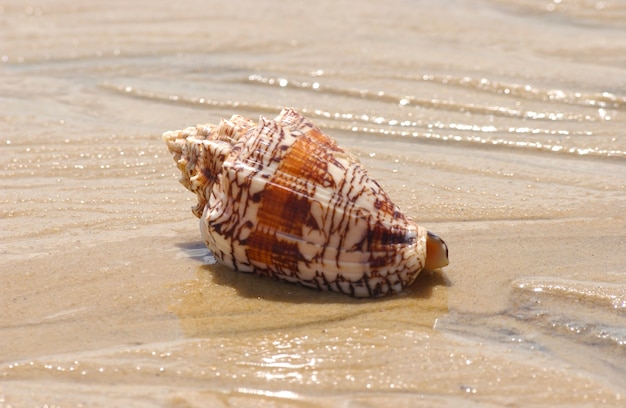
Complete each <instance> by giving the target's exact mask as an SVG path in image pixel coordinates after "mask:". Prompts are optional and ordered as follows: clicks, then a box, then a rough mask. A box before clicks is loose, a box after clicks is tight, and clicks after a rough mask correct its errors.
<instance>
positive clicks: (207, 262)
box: [0, 0, 626, 408]
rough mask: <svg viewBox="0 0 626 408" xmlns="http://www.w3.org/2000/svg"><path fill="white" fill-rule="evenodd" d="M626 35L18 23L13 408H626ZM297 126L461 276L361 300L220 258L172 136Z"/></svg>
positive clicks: (284, 17) (163, 19) (536, 20)
mask: <svg viewBox="0 0 626 408" xmlns="http://www.w3.org/2000/svg"><path fill="white" fill-rule="evenodd" d="M468 16H471V18H469V17H468ZM625 21H626V2H624V1H617V0H616V1H606V2H583V1H562V2H561V1H558V2H557V1H554V2H548V1H546V2H525V1H518V0H489V1H482V2H471V1H464V0H458V1H452V0H451V1H445V2H438V3H435V4H433V3H431V2H421V1H392V2H386V3H384V4H383V3H380V4H379V2H373V1H365V2H358V4H357V3H356V2H354V3H351V2H332V1H326V0H322V1H317V2H315V4H313V3H311V2H300V1H296V2H290V3H289V4H288V5H287V3H284V2H277V1H267V2H263V4H262V5H261V4H258V3H257V2H253V1H247V0H245V1H235V2H220V1H209V2H200V1H183V2H177V3H170V2H165V1H152V2H147V1H136V2H133V3H131V4H128V3H127V2H121V1H113V2H106V3H105V2H93V3H89V4H80V5H79V4H77V3H76V2H71V1H57V2H51V1H44V0H39V1H31V2H28V3H27V4H25V3H23V2H19V1H15V0H9V1H8V2H5V4H3V5H1V6H0V44H2V49H0V151H1V155H0V183H1V186H2V187H1V191H2V194H1V196H0V200H1V203H2V204H1V207H0V209H1V210H0V217H1V220H0V225H1V228H0V237H1V239H0V407H7V408H8V407H22V406H63V407H71V406H103V407H104V406H106V407H108V406H126V407H147V406H172V407H219V406H224V407H231V406H234V407H237V406H268V407H269V406H272V407H276V406H279V407H282V406H297V407H311V406H315V407H322V406H323V407H326V406H397V407H409V406H411V407H413V406H424V407H433V406H440V407H448V406H450V407H452V406H454V407H457V406H481V407H482V406H485V407H490V406H494V407H496V406H514V407H517V406H520V407H522V406H523V407H554V406H568V407H572V406H580V407H582V406H585V407H586V406H594V407H595V406H607V407H613V406H614V407H619V406H623V405H624V403H625V402H624V399H625V398H626V386H625V383H624V381H623V378H624V377H626V369H625V368H624V367H626V251H625V249H626V233H625V231H626V217H625V216H624V214H626V138H625V135H624V129H625V128H626V116H625V113H626V68H625V67H626V59H625V58H624V56H625V55H626V41H625V40H626V28H625V27H626V25H625V24H624V22H625ZM283 106H292V107H294V108H296V109H298V110H299V111H301V112H303V113H304V114H305V115H306V116H308V117H310V118H311V119H312V120H313V121H314V122H315V123H316V124H318V126H319V127H320V128H322V129H323V130H324V131H325V132H327V133H328V134H330V135H332V136H333V137H334V138H335V139H336V140H337V142H338V143H339V144H340V145H341V146H343V147H345V148H346V149H347V150H349V151H350V152H351V153H353V154H354V155H355V156H357V157H358V158H359V160H360V161H361V162H362V163H363V164H364V165H365V166H366V168H367V169H368V171H369V173H370V175H372V176H373V177H375V178H376V179H377V180H378V181H379V183H380V184H381V186H383V188H384V189H385V190H386V191H387V193H388V194H389V195H390V196H391V197H392V198H393V200H394V201H395V202H396V203H397V204H398V205H399V206H400V207H401V208H402V210H403V211H404V212H405V213H406V214H407V215H408V216H410V217H412V218H413V219H415V220H416V221H417V222H418V223H419V224H420V225H423V226H425V227H427V228H428V229H429V230H432V231H436V232H437V233H438V234H439V235H440V236H442V237H443V238H444V239H445V240H446V242H447V244H448V246H449V249H450V265H449V266H447V267H445V268H443V269H440V270H436V271H428V272H424V273H422V274H421V275H420V276H419V277H418V279H417V281H416V282H415V283H414V284H413V285H412V286H411V287H409V288H408V289H407V290H406V291H405V292H403V293H401V294H399V295H395V296H390V297H385V298H381V299H374V300H371V299H370V300H367V299H366V300H364V299H353V298H350V297H347V296H343V295H340V294H334V293H325V292H318V291H315V290H311V289H306V288H303V287H299V286H296V285H290V284H286V283H281V282H277V281H274V280H271V279H267V278H262V277H258V276H254V275H247V274H242V273H236V272H233V271H231V270H229V269H227V268H225V267H223V266H220V265H218V264H216V263H215V260H214V258H213V257H212V255H211V254H210V252H209V251H208V250H207V249H206V247H205V246H204V243H203V240H202V237H201V236H200V232H199V229H198V221H197V219H196V218H195V217H194V216H193V214H192V213H191V211H190V207H191V206H192V205H194V204H195V197H194V196H193V195H192V194H191V193H189V192H188V191H187V190H185V189H184V188H183V187H182V186H181V185H180V184H179V183H178V181H177V180H178V177H179V175H178V170H177V169H176V167H175V164H174V162H173V160H172V158H171V156H170V154H169V153H168V151H167V148H166V146H165V144H164V143H163V141H162V140H161V134H162V133H163V132H164V131H167V130H174V129H182V128H185V127H187V126H194V125H196V124H198V123H216V122H218V121H219V119H220V118H228V117H230V116H231V115H232V114H233V113H239V114H242V115H245V116H248V117H250V118H252V119H257V118H258V117H259V116H261V115H262V116H266V117H274V116H276V115H277V114H278V113H279V112H280V109H281V108H282V107H283Z"/></svg>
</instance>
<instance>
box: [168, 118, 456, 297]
mask: <svg viewBox="0 0 626 408" xmlns="http://www.w3.org/2000/svg"><path fill="white" fill-rule="evenodd" d="M163 140H164V141H165V142H166V143H167V147H168V149H169V151H170V152H171V153H172V155H173V158H174V161H175V162H176V164H177V166H178V168H179V169H180V171H181V172H182V177H181V178H180V182H181V184H182V185H184V186H185V187H186V188H187V189H189V190H190V191H191V192H193V193H195V194H196V195H197V197H198V204H197V205H196V206H195V207H193V208H192V211H193V213H194V214H195V215H196V216H197V217H198V218H200V230H201V232H202V236H203V238H204V241H205V243H206V245H207V247H208V248H209V249H210V250H211V251H212V252H213V255H214V256H215V258H216V259H217V260H218V261H219V262H220V263H221V264H223V265H226V266H228V267H230V268H232V269H234V270H237V271H242V272H253V273H257V274H260V275H266V276H271V277H275V278H278V279H280V280H285V281H289V282H297V283H300V284H301V285H304V286H308V287H313V288H317V289H320V290H332V291H336V292H341V293H345V294H348V295H351V296H355V297H373V296H380V295H386V294H390V293H396V292H399V291H401V290H402V289H403V288H405V287H406V286H408V285H410V284H411V283H412V282H413V281H414V280H415V278H416V277H417V275H418V274H419V272H420V271H421V270H422V269H423V268H424V267H426V268H429V269H434V268H439V267H442V266H445V265H447V264H448V256H447V255H448V249H447V247H446V245H445V243H444V242H443V241H442V240H441V239H439V237H437V236H436V235H434V234H431V233H429V232H428V231H427V230H426V229H424V228H423V227H419V226H417V225H416V224H415V223H414V222H413V221H411V220H410V219H409V218H407V217H406V216H405V215H404V214H403V213H402V212H401V211H400V209H399V208H398V207H397V206H396V205H395V204H394V203H393V202H392V201H391V200H390V198H389V196H387V194H386V193H385V192H384V191H383V189H382V188H381V187H380V185H379V184H378V183H377V182H376V181H375V180H374V179H372V178H371V177H370V176H369V175H368V174H367V171H366V170H365V169H364V167H363V166H362V165H361V164H360V163H359V162H358V160H357V159H356V158H355V157H353V156H352V155H350V154H349V153H348V152H346V151H345V150H344V149H342V148H341V147H339V146H337V144H336V143H335V141H334V140H333V139H332V138H330V137H329V136H327V135H325V134H324V133H322V132H321V131H320V130H319V129H318V128H317V127H316V126H315V125H314V124H313V123H312V122H311V121H309V120H308V119H307V118H305V117H304V116H302V115H300V114H299V113H298V112H296V111H295V110H293V109H283V111H282V112H281V113H280V114H279V115H278V116H277V117H276V119H274V120H269V119H265V118H261V119H260V121H259V123H258V124H256V123H254V122H252V121H251V120H249V119H246V118H244V117H242V116H239V115H233V116H232V117H231V118H230V120H222V121H221V122H220V124H219V125H217V126H216V125H210V124H208V125H198V126H196V127H189V128H187V129H184V130H178V131H170V132H165V133H164V134H163Z"/></svg>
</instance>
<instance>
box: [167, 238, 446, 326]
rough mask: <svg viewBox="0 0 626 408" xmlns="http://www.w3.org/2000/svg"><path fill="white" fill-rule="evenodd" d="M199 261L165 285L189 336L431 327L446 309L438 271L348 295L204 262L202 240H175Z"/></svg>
mask: <svg viewBox="0 0 626 408" xmlns="http://www.w3.org/2000/svg"><path fill="white" fill-rule="evenodd" d="M178 246H179V248H181V249H182V250H183V251H184V252H185V253H186V254H187V255H188V256H189V257H191V258H193V259H196V260H198V261H200V262H203V263H204V264H202V265H199V266H198V268H197V270H196V276H197V277H196V279H192V280H186V281H182V282H180V283H178V284H176V285H174V286H172V288H171V294H172V304H171V307H170V310H171V311H172V312H174V313H175V314H176V315H177V316H178V318H179V319H180V321H181V327H182V328H183V331H184V332H185V334H186V335H187V336H189V337H205V336H209V335H227V334H228V335H232V334H234V333H242V332H244V333H245V332H257V331H259V332H263V331H266V330H292V329H294V328H302V327H311V328H321V329H323V328H324V327H327V326H328V325H334V324H342V325H344V324H350V325H355V326H361V325H367V326H386V325H393V326H394V327H397V326H398V325H403V324H406V325H407V328H411V329H415V328H416V327H422V328H424V329H432V327H433V325H434V323H435V321H436V320H437V319H438V318H440V317H441V316H443V315H445V314H447V312H448V294H447V293H448V290H447V289H448V286H449V283H448V282H447V280H446V278H445V276H444V275H443V274H442V272H441V271H424V272H422V273H421V274H420V275H419V276H418V278H417V279H416V281H415V282H414V283H413V284H412V285H411V286H409V287H407V288H406V289H405V290H404V291H403V292H402V293H400V294H397V295H392V296H386V297H381V298H375V299H357V298H351V297H348V296H345V295H342V294H338V293H334V292H325V291H318V290H314V289H310V288H306V287H302V286H299V285H296V284H291V283H287V282H277V281H276V280H275V279H272V278H267V277H262V276H258V275H255V274H250V273H242V272H237V271H233V270H231V269H229V268H227V267H224V266H222V265H219V264H217V263H213V264H206V263H205V262H206V260H207V259H208V258H207V257H209V256H210V255H209V254H210V252H209V251H208V250H207V249H206V248H205V247H204V245H203V243H202V242H189V243H180V244H178Z"/></svg>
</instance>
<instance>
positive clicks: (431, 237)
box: [424, 231, 450, 270]
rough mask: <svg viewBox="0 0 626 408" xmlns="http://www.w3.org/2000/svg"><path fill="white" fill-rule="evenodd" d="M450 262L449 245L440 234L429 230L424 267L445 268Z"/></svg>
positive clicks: (431, 268)
mask: <svg viewBox="0 0 626 408" xmlns="http://www.w3.org/2000/svg"><path fill="white" fill-rule="evenodd" d="M449 263H450V260H449V259H448V246H447V245H446V243H445V242H444V240H443V239H441V238H439V236H438V235H435V234H433V233H432V232H430V231H428V235H427V236H426V264H425V265H424V269H428V270H433V269H439V268H443V267H444V266H447V265H448V264H449Z"/></svg>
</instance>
